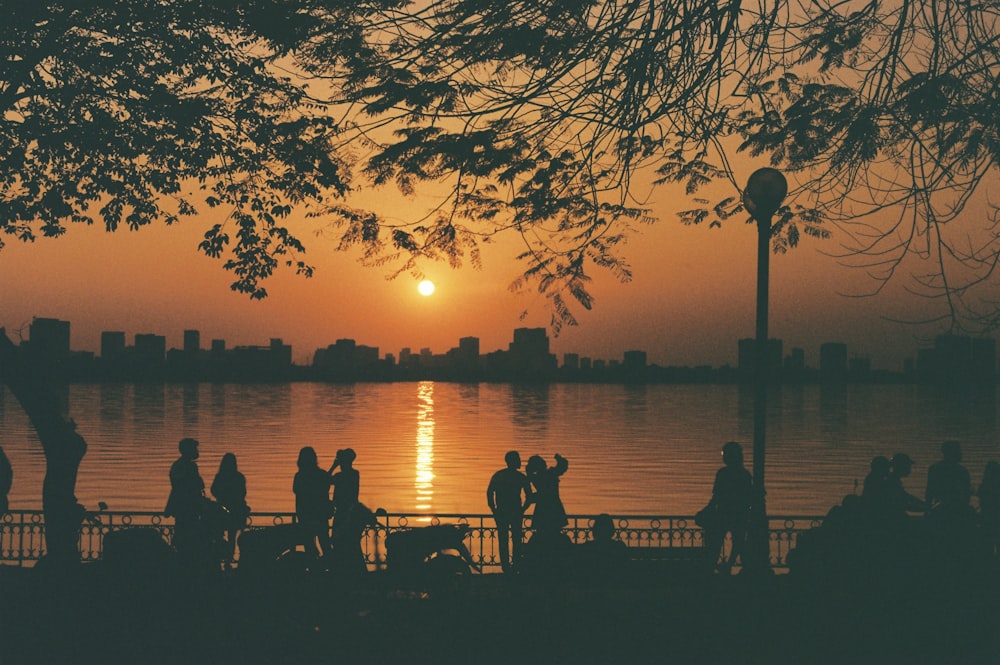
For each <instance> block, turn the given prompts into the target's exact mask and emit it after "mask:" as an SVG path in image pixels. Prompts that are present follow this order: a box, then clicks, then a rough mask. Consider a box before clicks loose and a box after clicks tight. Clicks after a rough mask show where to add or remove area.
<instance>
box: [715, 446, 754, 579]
mask: <svg viewBox="0 0 1000 665" xmlns="http://www.w3.org/2000/svg"><path fill="white" fill-rule="evenodd" d="M722 464H723V466H722V468H720V469H719V470H718V471H717V472H716V473H715V483H714V484H713V485H712V499H711V500H710V501H709V502H708V506H706V508H707V509H708V510H709V511H711V512H712V514H713V519H712V523H711V525H710V526H709V527H707V528H706V529H705V546H706V547H707V548H708V550H709V555H710V556H714V557H715V561H716V562H717V563H718V559H719V555H720V553H721V551H722V545H723V543H724V542H725V540H726V534H727V533H728V534H730V537H731V538H732V543H733V546H732V549H731V550H730V552H729V558H728V559H726V560H725V561H722V562H721V563H720V564H719V571H720V572H724V573H728V572H729V570H730V569H731V568H732V566H733V563H734V562H735V561H736V557H740V558H741V560H742V555H743V546H744V544H745V543H746V537H747V523H748V522H749V519H750V504H751V502H752V501H753V476H751V475H750V472H749V471H747V469H746V467H745V466H744V465H743V446H741V445H740V444H739V443H737V442H736V441H729V442H727V443H726V444H725V445H723V446H722Z"/></svg>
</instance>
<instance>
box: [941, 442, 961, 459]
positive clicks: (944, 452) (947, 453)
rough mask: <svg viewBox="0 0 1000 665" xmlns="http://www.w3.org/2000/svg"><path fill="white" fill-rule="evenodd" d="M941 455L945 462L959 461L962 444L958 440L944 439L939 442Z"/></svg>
mask: <svg viewBox="0 0 1000 665" xmlns="http://www.w3.org/2000/svg"><path fill="white" fill-rule="evenodd" d="M941 457H943V458H944V459H945V461H946V462H961V461H962V445H961V444H960V443H959V442H958V441H945V442H944V443H942V444H941Z"/></svg>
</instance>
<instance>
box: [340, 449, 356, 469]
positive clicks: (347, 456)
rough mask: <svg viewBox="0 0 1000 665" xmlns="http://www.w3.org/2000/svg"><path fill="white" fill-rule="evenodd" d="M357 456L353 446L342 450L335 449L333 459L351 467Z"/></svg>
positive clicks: (343, 465) (341, 464) (346, 466)
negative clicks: (335, 452)
mask: <svg viewBox="0 0 1000 665" xmlns="http://www.w3.org/2000/svg"><path fill="white" fill-rule="evenodd" d="M357 458H358V454H357V453H356V452H354V449H353V448H344V449H343V450H338V451H337V457H336V458H335V461H336V462H339V463H340V466H342V467H345V468H348V469H349V468H351V465H352V464H354V460H356V459H357Z"/></svg>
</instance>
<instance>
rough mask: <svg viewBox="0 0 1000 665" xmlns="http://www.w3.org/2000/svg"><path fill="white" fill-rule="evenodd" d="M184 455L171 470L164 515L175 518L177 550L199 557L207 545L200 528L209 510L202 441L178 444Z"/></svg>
mask: <svg viewBox="0 0 1000 665" xmlns="http://www.w3.org/2000/svg"><path fill="white" fill-rule="evenodd" d="M177 449H178V451H179V452H180V454H181V456H180V457H179V458H177V460H176V461H175V462H174V463H173V464H172V465H171V467H170V497H169V498H168V499H167V506H166V508H164V510H163V512H164V513H165V514H166V515H167V517H171V516H172V517H173V518H174V548H175V549H176V550H177V552H178V553H180V554H183V555H185V556H193V557H197V555H198V554H199V552H200V550H202V549H203V548H204V546H205V543H204V538H203V534H202V533H201V528H200V525H199V520H200V519H201V514H202V511H203V509H204V507H205V501H206V497H205V482H204V481H203V480H202V479H201V474H200V473H199V472H198V462H197V460H198V457H199V453H198V441H197V439H190V438H184V439H181V440H180V443H178V444H177Z"/></svg>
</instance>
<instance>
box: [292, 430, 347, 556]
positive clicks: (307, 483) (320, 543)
mask: <svg viewBox="0 0 1000 665" xmlns="http://www.w3.org/2000/svg"><path fill="white" fill-rule="evenodd" d="M334 464H336V462H334ZM298 469H299V470H298V471H297V472H296V473H295V478H294V479H293V481H292V491H293V492H295V516H296V517H297V518H298V521H299V528H300V529H301V531H302V544H303V545H304V546H305V548H306V554H308V555H309V556H310V557H312V558H316V557H324V556H326V553H327V548H328V546H329V541H330V523H329V519H330V513H331V504H330V485H331V480H330V473H329V472H328V471H324V470H323V469H321V468H320V467H319V460H318V458H317V457H316V451H315V450H314V449H313V448H312V446H306V447H304V448H302V449H301V450H300V451H299V459H298ZM330 470H331V471H332V470H333V469H332V468H331V469H330Z"/></svg>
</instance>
